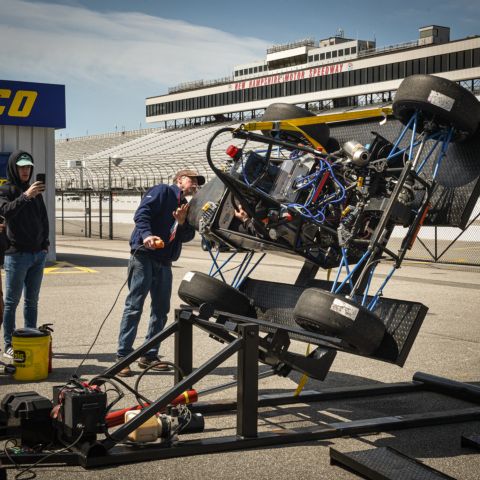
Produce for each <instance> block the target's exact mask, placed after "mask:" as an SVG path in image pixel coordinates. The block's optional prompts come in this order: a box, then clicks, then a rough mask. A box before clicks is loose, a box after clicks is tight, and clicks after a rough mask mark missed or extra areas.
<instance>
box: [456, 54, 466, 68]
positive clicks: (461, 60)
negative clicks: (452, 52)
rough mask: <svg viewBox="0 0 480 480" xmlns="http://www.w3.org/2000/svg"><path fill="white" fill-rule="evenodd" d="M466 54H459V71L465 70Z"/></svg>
mask: <svg viewBox="0 0 480 480" xmlns="http://www.w3.org/2000/svg"><path fill="white" fill-rule="evenodd" d="M465 53H467V52H457V70H461V69H462V68H465Z"/></svg>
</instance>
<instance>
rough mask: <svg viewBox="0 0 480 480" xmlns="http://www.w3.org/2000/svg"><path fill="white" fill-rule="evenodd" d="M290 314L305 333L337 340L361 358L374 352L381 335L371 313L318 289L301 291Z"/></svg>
mask: <svg viewBox="0 0 480 480" xmlns="http://www.w3.org/2000/svg"><path fill="white" fill-rule="evenodd" d="M293 314H294V318H295V321H296V322H297V324H298V325H300V326H301V327H302V328H304V329H305V330H309V331H311V332H315V333H320V334H324V335H325V334H326V335H331V336H334V337H338V338H341V339H342V340H345V341H346V342H347V343H348V344H349V345H351V346H352V347H353V348H354V349H356V350H358V352H359V353H361V354H364V355H370V354H372V353H373V352H374V351H375V350H377V348H378V347H379V346H380V343H381V342H382V339H383V336H384V334H385V325H384V324H383V322H382V321H381V319H380V318H379V317H377V316H376V315H375V314H374V313H372V312H370V311H369V310H367V309H366V308H365V307H362V306H361V305H358V304H357V303H355V302H354V301H353V300H350V299H348V298H345V297H344V296H342V295H335V294H333V293H330V292H327V291H325V290H321V289H319V288H308V289H307V290H305V291H304V292H303V293H302V295H301V296H300V298H299V299H298V301H297V304H296V305H295V310H294V312H293Z"/></svg>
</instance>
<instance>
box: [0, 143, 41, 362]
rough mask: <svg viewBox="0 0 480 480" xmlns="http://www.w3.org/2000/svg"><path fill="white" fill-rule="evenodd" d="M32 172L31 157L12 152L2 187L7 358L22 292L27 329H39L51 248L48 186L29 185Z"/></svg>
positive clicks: (4, 329)
mask: <svg viewBox="0 0 480 480" xmlns="http://www.w3.org/2000/svg"><path fill="white" fill-rule="evenodd" d="M32 172H33V158H32V156H31V155H30V154H29V153H27V152H24V151H21V150H18V151H16V152H13V153H12V154H11V155H10V157H9V159H8V165H7V179H8V182H7V183H5V184H3V185H2V186H0V215H2V216H3V217H5V221H6V224H7V229H6V232H7V239H8V244H9V246H8V248H7V250H6V251H5V264H4V268H5V308H4V313H3V338H4V343H5V352H4V354H3V355H4V357H7V358H13V349H12V333H13V331H14V330H15V312H16V310H17V306H18V303H19V302H20V298H21V296H22V291H24V302H25V304H24V320H25V327H30V328H35V327H36V326H37V311H38V296H39V293H40V286H41V284H42V278H43V268H44V266H45V260H46V256H47V251H48V246H49V240H48V231H49V230H48V217H47V209H46V207H45V203H44V201H43V198H42V195H41V193H42V192H43V191H44V190H45V185H44V183H42V182H34V183H33V184H32V185H30V179H31V177H32Z"/></svg>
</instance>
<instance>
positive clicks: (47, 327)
mask: <svg viewBox="0 0 480 480" xmlns="http://www.w3.org/2000/svg"><path fill="white" fill-rule="evenodd" d="M52 326H53V323H44V324H43V325H40V327H38V329H39V330H40V331H42V332H45V333H48V335H50V344H49V348H48V373H51V372H52V357H53V348H52V333H53V328H52Z"/></svg>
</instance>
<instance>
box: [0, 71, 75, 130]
mask: <svg viewBox="0 0 480 480" xmlns="http://www.w3.org/2000/svg"><path fill="white" fill-rule="evenodd" d="M0 125H20V126H28V127H48V128H65V125H66V122H65V85H53V84H50V83H30V82H14V81H10V80H0Z"/></svg>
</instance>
